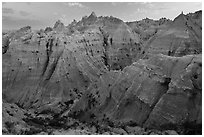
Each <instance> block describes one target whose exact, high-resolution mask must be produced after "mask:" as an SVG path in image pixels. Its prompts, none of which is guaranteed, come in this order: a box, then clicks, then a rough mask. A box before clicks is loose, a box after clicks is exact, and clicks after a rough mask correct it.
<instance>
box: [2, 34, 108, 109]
mask: <svg viewBox="0 0 204 137" xmlns="http://www.w3.org/2000/svg"><path fill="white" fill-rule="evenodd" d="M102 44H103V37H102V35H101V34H100V31H98V32H94V31H92V32H87V33H85V34H84V35H80V36H77V35H75V36H73V37H71V38H69V37H62V36H61V35H60V34H59V35H57V34H56V35H54V34H52V35H50V36H48V37H47V39H46V42H45V45H38V44H35V45H25V44H23V43H12V44H10V45H9V50H8V51H7V52H6V54H3V60H4V61H3V73H2V74H3V96H4V98H5V99H6V100H8V101H9V102H16V103H18V104H19V105H21V106H23V107H35V108H41V107H43V106H45V107H47V106H53V105H54V106H55V105H58V104H57V103H58V102H67V101H69V100H71V99H73V100H74V99H75V98H76V97H78V96H80V94H82V92H83V91H84V90H85V89H86V88H87V87H88V86H89V84H90V81H94V80H95V79H97V78H98V77H99V76H100V75H102V74H103V73H104V72H106V71H107V68H106V66H105V65H104V63H103V61H104V60H103V58H102V57H103V56H104V48H103V46H101V45H102Z"/></svg>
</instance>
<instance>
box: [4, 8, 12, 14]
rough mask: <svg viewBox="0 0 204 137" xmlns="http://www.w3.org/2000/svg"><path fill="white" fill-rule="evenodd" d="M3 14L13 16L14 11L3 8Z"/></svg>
mask: <svg viewBox="0 0 204 137" xmlns="http://www.w3.org/2000/svg"><path fill="white" fill-rule="evenodd" d="M2 13H4V14H13V13H14V10H13V9H11V8H2Z"/></svg>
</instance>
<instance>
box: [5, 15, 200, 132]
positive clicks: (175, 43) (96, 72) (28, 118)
mask: <svg viewBox="0 0 204 137" xmlns="http://www.w3.org/2000/svg"><path fill="white" fill-rule="evenodd" d="M201 14H202V12H201V11H198V12H196V13H191V14H188V15H184V14H181V15H179V16H178V17H176V18H175V19H174V21H170V20H168V19H165V18H162V19H160V20H158V21H154V20H151V19H144V20H142V21H136V22H129V23H125V22H123V21H122V20H120V19H117V18H114V17H112V16H110V17H97V16H96V14H95V13H94V12H93V13H91V15H90V16H88V17H87V16H85V17H83V18H82V20H80V21H78V22H77V21H76V20H74V21H73V22H72V23H71V24H69V25H68V26H65V25H64V24H63V23H61V22H60V21H57V22H56V23H55V25H54V27H53V28H50V27H48V28H46V29H45V30H40V31H37V32H35V31H32V29H31V27H29V26H27V27H24V28H21V29H19V30H17V31H13V32H8V33H6V34H4V35H3V36H2V41H3V42H2V51H3V52H2V53H3V55H2V88H3V89H2V95H3V115H2V116H3V119H4V120H3V122H2V123H3V133H4V134H38V133H40V134H178V133H179V134H201V127H202V109H201V108H202V56H201V55H202V52H201V51H202V50H201V49H202V44H201V43H202V39H201V37H202V34H201V32H202V26H201V21H202V18H201V17H202V16H201ZM39 125H41V126H39Z"/></svg>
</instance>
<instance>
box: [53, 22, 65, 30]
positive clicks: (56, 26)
mask: <svg viewBox="0 0 204 137" xmlns="http://www.w3.org/2000/svg"><path fill="white" fill-rule="evenodd" d="M61 26H64V24H63V23H62V22H61V20H58V21H56V23H55V25H54V28H58V27H61Z"/></svg>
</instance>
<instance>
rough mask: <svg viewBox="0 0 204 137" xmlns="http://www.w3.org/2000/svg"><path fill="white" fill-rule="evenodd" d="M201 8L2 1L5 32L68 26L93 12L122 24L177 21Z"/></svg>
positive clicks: (196, 5) (191, 4)
mask: <svg viewBox="0 0 204 137" xmlns="http://www.w3.org/2000/svg"><path fill="white" fill-rule="evenodd" d="M201 9H202V3H201V2H55V3H54V2H3V3H2V29H3V30H11V29H19V28H21V27H24V26H27V25H30V26H31V27H32V29H41V28H42V29H44V28H46V27H48V26H50V27H53V26H54V24H55V22H56V21H57V20H61V21H62V22H63V23H64V24H65V25H68V24H70V23H71V22H72V21H73V19H75V20H77V21H79V20H80V19H81V18H82V17H83V16H89V15H90V14H91V12H92V11H94V12H95V14H96V15H97V16H114V17H117V18H120V19H122V20H123V21H135V20H141V19H144V18H146V17H147V18H151V19H159V18H162V17H166V18H169V19H172V20H173V19H174V18H175V17H176V16H178V15H179V14H180V13H181V12H182V11H183V13H184V14H187V13H190V12H191V13H192V12H195V11H198V10H201Z"/></svg>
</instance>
